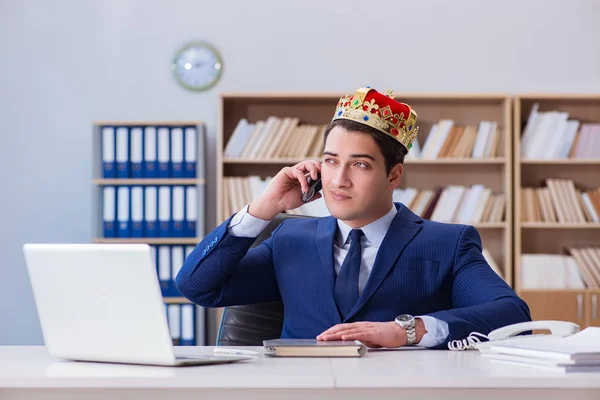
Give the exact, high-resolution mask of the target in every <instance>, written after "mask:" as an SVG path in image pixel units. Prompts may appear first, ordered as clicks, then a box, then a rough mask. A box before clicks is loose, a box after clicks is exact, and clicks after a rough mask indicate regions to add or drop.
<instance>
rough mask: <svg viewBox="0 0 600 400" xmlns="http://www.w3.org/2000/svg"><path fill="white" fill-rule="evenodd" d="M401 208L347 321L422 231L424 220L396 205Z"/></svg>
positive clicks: (367, 299)
mask: <svg viewBox="0 0 600 400" xmlns="http://www.w3.org/2000/svg"><path fill="white" fill-rule="evenodd" d="M396 207H399V210H398V213H397V214H396V216H395V217H394V219H393V221H392V224H391V225H390V228H389V229H388V231H387V233H386V235H385V237H384V239H383V242H382V243H381V247H380V248H379V250H378V252H377V257H376V258H375V263H374V264H373V269H372V270H371V274H370V276H369V280H368V281H367V284H366V285H365V288H364V289H363V291H362V293H361V295H360V297H359V298H358V301H357V302H356V304H355V305H354V308H352V310H351V311H350V313H349V314H348V316H347V317H346V320H348V319H349V318H351V317H352V316H353V315H354V314H356V313H357V312H358V311H359V310H360V309H361V307H362V306H363V305H364V304H365V303H366V302H367V301H369V299H370V298H371V297H372V296H373V294H374V293H375V292H376V291H377V288H379V286H380V285H381V282H383V280H384V279H385V277H386V276H387V274H388V272H389V271H390V269H391V268H392V267H393V266H394V265H395V264H396V261H397V260H398V257H399V256H400V254H401V253H402V251H403V250H404V248H405V247H406V245H407V244H408V243H409V242H410V241H411V240H412V238H413V237H414V236H415V235H416V234H417V233H418V232H419V231H420V230H421V227H422V225H421V222H423V220H422V219H421V217H419V216H418V215H416V214H414V213H413V212H412V211H410V209H408V207H406V206H404V205H399V204H396Z"/></svg>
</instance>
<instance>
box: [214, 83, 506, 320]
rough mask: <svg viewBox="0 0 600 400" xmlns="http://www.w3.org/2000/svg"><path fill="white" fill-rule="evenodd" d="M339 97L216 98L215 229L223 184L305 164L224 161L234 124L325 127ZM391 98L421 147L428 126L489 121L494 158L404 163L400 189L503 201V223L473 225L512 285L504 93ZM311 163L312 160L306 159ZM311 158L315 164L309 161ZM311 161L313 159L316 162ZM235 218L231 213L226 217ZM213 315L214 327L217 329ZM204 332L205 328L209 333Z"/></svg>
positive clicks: (219, 218)
mask: <svg viewBox="0 0 600 400" xmlns="http://www.w3.org/2000/svg"><path fill="white" fill-rule="evenodd" d="M343 95H345V93H223V94H221V96H220V107H219V121H220V123H219V127H218V128H219V129H218V133H217V139H216V144H217V156H216V160H217V169H216V172H217V176H216V178H217V181H216V186H217V187H216V193H217V199H216V206H217V210H216V213H217V223H221V222H222V221H224V220H225V219H226V218H228V217H229V216H230V213H228V214H227V215H225V213H224V209H226V207H224V202H225V201H227V200H228V197H227V194H226V193H224V190H225V188H224V186H225V185H224V179H226V178H228V177H246V176H252V175H258V176H261V177H263V178H266V177H272V176H273V175H274V174H276V173H277V172H278V171H279V170H280V169H281V168H283V167H285V166H289V165H293V164H296V163H298V162H300V161H302V160H304V159H306V158H307V157H280V158H272V157H271V158H252V157H226V156H225V149H226V146H227V144H228V142H229V139H230V138H231V137H232V134H233V132H234V131H235V129H236V127H237V125H238V123H239V121H240V119H242V118H245V119H247V121H248V122H250V123H256V122H257V121H265V120H267V119H268V118H269V117H271V116H276V117H279V118H285V117H296V118H298V119H299V121H300V124H314V125H327V124H328V123H329V122H330V121H331V118H332V116H333V113H334V111H335V105H336V103H337V101H338V100H339V98H340V97H341V96H343ZM394 95H395V96H396V98H397V99H402V101H404V102H406V103H408V104H410V105H411V106H412V107H414V108H415V110H416V111H417V114H418V125H419V137H418V139H417V140H418V141H419V143H420V146H421V148H422V147H423V144H424V143H425V140H426V139H427V136H428V134H429V132H430V130H431V127H432V125H433V124H436V123H437V122H438V121H439V120H441V119H452V120H454V121H455V122H456V124H462V125H467V124H475V125H477V124H479V122H481V121H486V120H487V121H494V122H496V123H497V129H498V132H499V140H498V150H497V153H496V154H495V155H494V156H492V157H488V158H470V157H469V158H436V159H419V158H407V159H406V160H405V168H404V171H405V172H404V177H403V183H402V185H401V188H405V187H411V188H416V189H419V190H426V189H433V188H435V187H439V186H444V187H445V186H447V185H450V184H452V185H465V186H471V185H474V184H483V185H485V186H486V187H487V188H490V189H491V190H492V191H493V192H494V193H503V194H504V195H505V196H506V205H505V211H504V219H503V221H502V222H481V223H475V224H473V225H474V226H475V227H476V228H477V229H478V230H479V232H480V235H481V237H482V241H483V245H484V247H485V248H487V249H488V250H489V252H490V254H491V255H492V257H493V258H494V260H495V262H496V263H497V264H498V265H499V266H500V269H501V271H502V274H503V277H504V279H505V280H506V281H507V282H508V283H509V284H511V285H512V280H513V278H512V244H513V242H512V238H511V232H512V223H513V217H512V201H511V199H512V190H513V186H512V173H513V172H512V166H513V164H512V157H511V154H510V149H512V139H513V133H512V119H511V99H510V97H509V96H507V95H505V94H463V93H457V94H435V93H434V94H414V93H401V92H394ZM310 158H313V157H310ZM313 159H315V158H313ZM316 159H320V156H319V157H318V158H316ZM231 211H232V212H237V211H238V210H231ZM218 320H219V318H218V316H217V319H216V321H215V324H217V323H218ZM209 329H210V327H209Z"/></svg>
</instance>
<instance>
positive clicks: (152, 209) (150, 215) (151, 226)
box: [144, 186, 158, 238]
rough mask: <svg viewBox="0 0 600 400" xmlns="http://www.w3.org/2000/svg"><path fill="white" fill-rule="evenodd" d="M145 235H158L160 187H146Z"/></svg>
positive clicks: (150, 236)
mask: <svg viewBox="0 0 600 400" xmlns="http://www.w3.org/2000/svg"><path fill="white" fill-rule="evenodd" d="M144 225H145V226H144V237H148V238H156V237H158V189H157V187H156V186H146V187H145V188H144Z"/></svg>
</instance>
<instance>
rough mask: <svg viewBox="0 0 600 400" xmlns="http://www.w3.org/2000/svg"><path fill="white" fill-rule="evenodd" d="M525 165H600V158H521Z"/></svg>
mask: <svg viewBox="0 0 600 400" xmlns="http://www.w3.org/2000/svg"><path fill="white" fill-rule="evenodd" d="M521 164H523V165H582V164H592V165H594V164H595V165H600V159H595V158H592V159H586V158H566V159H554V160H534V159H521Z"/></svg>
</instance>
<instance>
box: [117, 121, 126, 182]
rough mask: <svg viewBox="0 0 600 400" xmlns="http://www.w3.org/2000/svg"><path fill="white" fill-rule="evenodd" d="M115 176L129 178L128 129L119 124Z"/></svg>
mask: <svg viewBox="0 0 600 400" xmlns="http://www.w3.org/2000/svg"><path fill="white" fill-rule="evenodd" d="M116 143H117V146H116V148H117V154H116V159H117V178H124V179H126V178H129V129H128V128H127V127H123V126H120V127H118V128H117V134H116Z"/></svg>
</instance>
